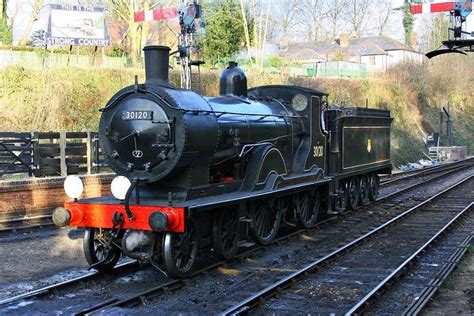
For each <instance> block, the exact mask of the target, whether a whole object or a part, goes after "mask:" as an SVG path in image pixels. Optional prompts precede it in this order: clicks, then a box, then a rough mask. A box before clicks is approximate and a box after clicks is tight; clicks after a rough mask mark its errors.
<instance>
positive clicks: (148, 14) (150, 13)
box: [133, 8, 178, 22]
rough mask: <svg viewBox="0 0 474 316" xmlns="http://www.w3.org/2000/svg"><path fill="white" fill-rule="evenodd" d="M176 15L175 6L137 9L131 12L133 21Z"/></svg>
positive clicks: (171, 17)
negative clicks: (144, 9)
mask: <svg viewBox="0 0 474 316" xmlns="http://www.w3.org/2000/svg"><path fill="white" fill-rule="evenodd" d="M177 16H178V12H177V10H176V8H164V9H153V10H146V11H138V12H135V13H134V14H133V20H134V21H135V22H145V21H155V20H167V19H174V18H176V17H177Z"/></svg>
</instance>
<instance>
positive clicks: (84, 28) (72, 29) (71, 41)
mask: <svg viewBox="0 0 474 316" xmlns="http://www.w3.org/2000/svg"><path fill="white" fill-rule="evenodd" d="M46 43H47V45H60V46H65V45H75V46H109V45H111V43H110V37H109V35H108V32H107V25H106V23H105V14H104V8H97V7H83V6H77V5H51V14H50V18H49V26H48V32H47V35H46Z"/></svg>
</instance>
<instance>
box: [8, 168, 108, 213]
mask: <svg viewBox="0 0 474 316" xmlns="http://www.w3.org/2000/svg"><path fill="white" fill-rule="evenodd" d="M80 177H81V179H82V181H83V183H84V193H83V194H82V198H87V197H97V196H103V195H109V194H111V193H110V182H111V181H112V179H113V177H114V175H113V174H100V175H87V176H86V175H84V176H80ZM63 184H64V178H63V177H54V178H28V179H21V180H13V181H0V219H4V218H5V217H7V215H8V217H10V216H20V215H29V216H33V215H39V214H49V213H51V211H52V210H53V209H54V208H56V207H58V206H61V205H63V204H64V201H66V200H70V199H69V197H68V196H67V195H66V194H65V193H64V189H63Z"/></svg>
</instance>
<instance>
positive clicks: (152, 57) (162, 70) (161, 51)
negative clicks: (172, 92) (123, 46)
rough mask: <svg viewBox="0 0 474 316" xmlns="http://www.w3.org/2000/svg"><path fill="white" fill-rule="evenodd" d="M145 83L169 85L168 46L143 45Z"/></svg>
mask: <svg viewBox="0 0 474 316" xmlns="http://www.w3.org/2000/svg"><path fill="white" fill-rule="evenodd" d="M143 51H144V53H145V78H146V80H145V83H146V84H159V85H169V80H168V73H169V59H170V57H169V54H170V48H169V47H168V46H145V47H144V48H143Z"/></svg>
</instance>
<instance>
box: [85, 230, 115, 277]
mask: <svg viewBox="0 0 474 316" xmlns="http://www.w3.org/2000/svg"><path fill="white" fill-rule="evenodd" d="M117 238H118V237H116V236H114V234H113V231H112V230H110V229H104V228H87V229H86V231H85V232H84V240H83V243H84V254H85V256H86V260H87V262H88V263H89V264H90V265H91V267H93V268H95V269H97V270H99V271H101V272H110V271H112V269H113V268H114V266H115V265H116V264H117V261H118V260H119V259H120V256H121V254H122V252H121V251H120V248H119V247H118V246H117V245H118V244H120V242H119V241H118V240H117Z"/></svg>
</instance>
